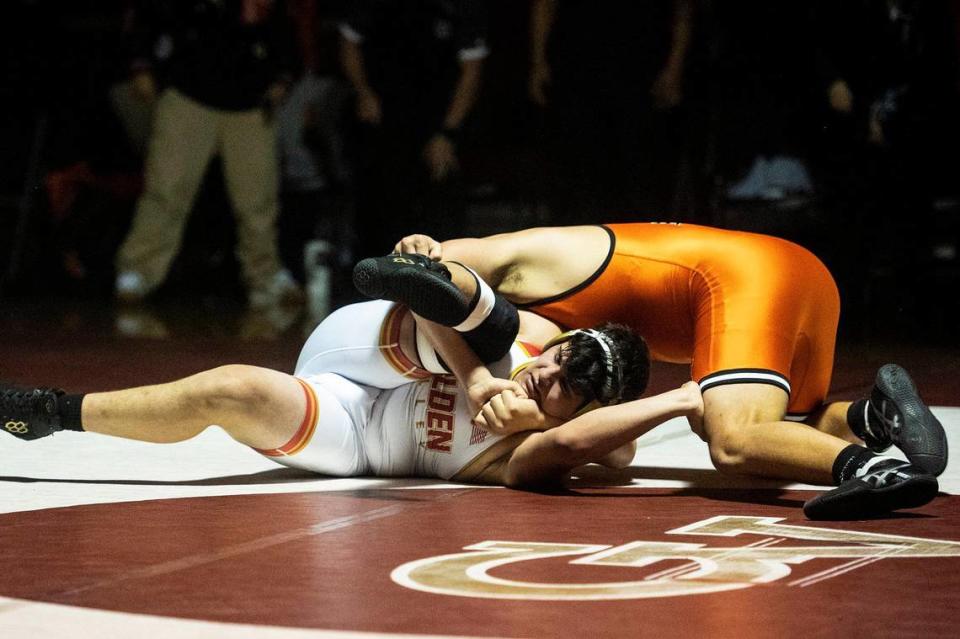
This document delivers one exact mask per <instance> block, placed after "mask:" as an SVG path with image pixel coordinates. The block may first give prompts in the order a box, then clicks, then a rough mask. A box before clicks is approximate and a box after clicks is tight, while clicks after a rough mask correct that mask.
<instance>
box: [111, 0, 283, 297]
mask: <svg viewBox="0 0 960 639" xmlns="http://www.w3.org/2000/svg"><path fill="white" fill-rule="evenodd" d="M138 9H139V11H138V28H137V29H136V33H137V36H138V37H137V43H136V45H135V50H136V55H135V56H134V59H133V61H132V63H131V73H132V74H133V77H132V83H133V87H134V89H135V90H136V91H138V92H139V93H140V94H141V95H143V96H144V97H145V98H149V97H151V96H152V95H156V94H158V93H159V97H158V99H157V105H156V113H155V116H154V122H153V133H152V136H151V139H150V143H149V148H148V152H147V161H146V170H145V182H146V183H145V191H144V194H143V196H142V197H141V198H140V200H139V202H138V203H137V210H136V213H135V215H134V219H133V225H132V227H131V229H130V232H129V234H128V235H127V238H126V240H125V241H124V243H123V245H122V246H121V247H120V250H119V252H118V254H117V259H116V266H117V280H116V289H115V290H116V295H117V297H118V298H119V299H121V300H124V301H137V300H140V299H142V298H143V297H145V296H146V295H148V294H149V293H151V292H152V291H153V290H155V289H156V288H157V287H158V286H159V285H160V284H161V283H162V282H163V280H164V279H165V278H166V276H167V273H168V270H169V268H170V264H171V262H172V261H173V258H174V257H175V256H176V254H177V252H178V250H179V248H180V244H181V240H182V236H183V231H184V228H185V226H186V222H187V219H188V217H189V214H190V211H191V208H192V206H193V201H194V198H195V196H196V194H197V191H198V189H199V188H200V185H201V183H202V181H203V177H204V174H205V172H206V168H207V165H208V164H209V162H210V160H211V158H213V157H214V156H215V155H217V154H219V155H220V156H221V159H222V161H223V169H224V178H225V183H226V190H227V193H228V195H229V198H230V202H231V205H232V207H233V212H234V215H235V217H236V219H237V247H236V254H237V258H238V260H239V262H240V264H241V267H242V269H243V277H244V281H245V284H246V286H247V292H248V302H249V304H250V305H251V306H253V307H263V306H268V305H271V304H274V303H280V302H294V301H299V300H301V299H302V293H301V291H300V289H299V287H298V286H297V284H296V283H295V282H294V280H293V279H292V277H291V276H290V274H289V273H288V272H287V271H286V270H285V269H283V267H282V266H281V263H280V260H279V257H278V253H277V233H276V220H277V214H278V186H277V183H278V179H277V172H278V167H277V157H276V150H275V149H276V135H275V132H274V123H273V121H272V114H273V111H274V110H275V109H276V108H277V106H278V105H279V104H280V102H281V100H282V98H283V96H284V93H285V91H286V86H287V84H288V83H289V80H290V78H289V77H287V76H285V74H284V70H285V68H286V61H288V60H290V59H292V56H291V55H289V54H287V53H285V51H284V48H285V47H288V46H289V43H290V40H291V39H290V38H289V37H287V36H286V34H285V32H284V26H285V25H284V15H283V11H282V8H281V7H279V6H277V3H276V2H274V0H188V1H184V2H162V1H159V0H158V1H149V0H147V1H145V2H142V3H140V5H139V6H138ZM161 65H162V68H163V70H164V75H165V78H163V79H164V80H165V82H164V83H163V84H165V88H163V89H162V92H160V86H161V84H160V83H159V78H158V77H157V75H156V74H155V70H156V69H158V67H159V66H161Z"/></svg>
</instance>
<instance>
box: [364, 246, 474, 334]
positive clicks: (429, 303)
mask: <svg viewBox="0 0 960 639" xmlns="http://www.w3.org/2000/svg"><path fill="white" fill-rule="evenodd" d="M353 284H354V286H356V287H357V290H358V291H360V292H361V293H363V294H364V295H366V296H367V297H371V298H374V299H384V300H390V301H392V302H399V303H401V304H406V305H407V306H409V307H410V310H412V311H413V312H414V313H416V314H417V315H420V316H421V317H425V318H426V319H428V320H431V321H434V322H437V323H438V324H443V325H444V326H456V325H457V324H459V323H460V322H462V321H463V320H465V319H466V318H467V316H468V315H469V314H470V300H469V299H467V298H466V296H465V295H464V294H463V293H462V292H461V291H460V289H458V288H457V287H456V286H455V285H454V284H453V282H451V276H450V271H449V270H448V269H447V267H446V266H444V265H443V264H441V263H440V262H434V261H433V260H431V259H430V258H428V257H426V256H425V255H419V254H416V253H403V254H398V253H392V254H390V255H385V256H384V257H368V258H367V259H365V260H361V261H360V262H359V263H357V265H356V266H355V267H354V268H353Z"/></svg>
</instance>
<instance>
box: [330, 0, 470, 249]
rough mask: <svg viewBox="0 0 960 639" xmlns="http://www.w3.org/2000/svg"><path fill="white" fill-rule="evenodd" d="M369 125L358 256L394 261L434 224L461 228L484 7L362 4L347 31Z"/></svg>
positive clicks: (346, 56)
mask: <svg viewBox="0 0 960 639" xmlns="http://www.w3.org/2000/svg"><path fill="white" fill-rule="evenodd" d="M340 33H341V54H342V62H343V68H344V72H345V74H346V76H347V78H348V80H349V81H350V83H351V85H352V86H353V88H354V90H355V92H356V110H357V119H358V120H359V122H360V125H361V133H360V138H361V139H360V149H359V151H360V154H361V157H360V158H359V159H358V168H357V218H358V221H359V222H360V224H361V225H362V229H360V230H359V231H360V233H359V235H360V238H359V246H358V253H359V255H361V256H363V255H382V254H385V253H388V252H389V251H390V250H391V249H392V248H393V244H394V242H395V241H396V238H397V237H400V236H401V235H403V234H404V233H405V232H407V230H409V229H410V228H413V227H417V228H420V227H422V226H424V225H426V226H427V227H428V228H431V229H433V231H434V232H435V233H436V234H437V235H438V236H440V237H448V236H450V235H452V234H454V233H456V232H457V230H458V228H459V227H462V222H463V220H462V218H463V209H464V202H463V190H462V184H461V183H460V181H459V159H458V143H459V141H460V134H461V131H462V129H463V126H464V122H465V121H466V119H467V116H468V115H469V114H470V112H471V110H472V109H473V106H474V103H475V102H476V99H477V95H478V92H479V89H480V80H481V73H482V70H483V62H484V58H486V56H487V45H486V7H485V5H484V3H483V2H482V0H357V1H356V2H354V3H353V5H352V7H351V9H350V10H349V11H348V15H347V18H346V20H345V21H344V22H343V24H342V25H341V29H340Z"/></svg>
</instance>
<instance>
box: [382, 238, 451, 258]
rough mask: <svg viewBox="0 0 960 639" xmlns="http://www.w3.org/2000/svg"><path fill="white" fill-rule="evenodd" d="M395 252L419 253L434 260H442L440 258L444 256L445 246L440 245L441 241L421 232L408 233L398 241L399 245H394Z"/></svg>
mask: <svg viewBox="0 0 960 639" xmlns="http://www.w3.org/2000/svg"><path fill="white" fill-rule="evenodd" d="M393 252H394V253H419V254H420V255H426V256H427V257H429V258H430V259H431V260H434V261H440V258H441V257H443V248H442V247H441V246H440V242H438V241H436V240H435V239H433V238H432V237H430V236H429V235H423V234H421V233H417V234H414V235H408V236H406V237H405V238H403V239H402V240H400V241H399V242H397V245H396V246H394V247H393Z"/></svg>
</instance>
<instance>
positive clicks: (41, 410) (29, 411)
mask: <svg viewBox="0 0 960 639" xmlns="http://www.w3.org/2000/svg"><path fill="white" fill-rule="evenodd" d="M60 395H63V391H61V390H57V389H53V388H17V387H16V386H10V385H8V384H2V383H0V427H2V428H3V430H5V431H7V432H8V433H10V434H11V435H14V436H16V437H19V438H20V439H39V438H41V437H46V436H47V435H52V434H53V433H55V432H57V431H58V430H62V427H61V426H60V414H59V412H58V410H57V408H58V399H57V398H58V397H59V396H60Z"/></svg>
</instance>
